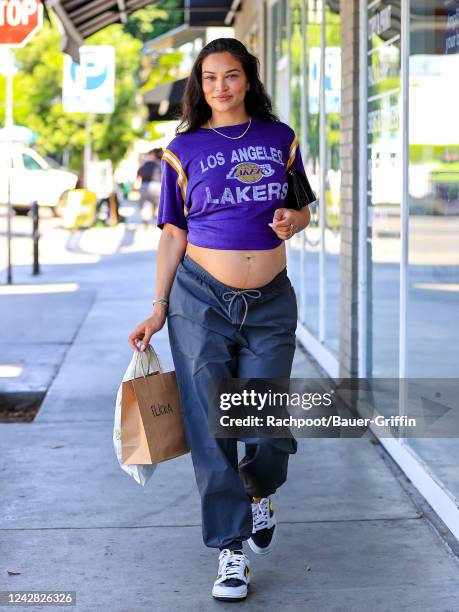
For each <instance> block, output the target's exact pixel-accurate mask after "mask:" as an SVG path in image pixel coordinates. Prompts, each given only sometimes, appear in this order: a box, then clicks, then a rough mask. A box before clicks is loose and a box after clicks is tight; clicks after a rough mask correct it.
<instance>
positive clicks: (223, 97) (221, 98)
mask: <svg viewBox="0 0 459 612" xmlns="http://www.w3.org/2000/svg"><path fill="white" fill-rule="evenodd" d="M230 98H231V96H217V100H229V99H230Z"/></svg>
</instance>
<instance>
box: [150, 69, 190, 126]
mask: <svg viewBox="0 0 459 612" xmlns="http://www.w3.org/2000/svg"><path fill="white" fill-rule="evenodd" d="M186 82H187V79H179V80H178V81H171V82H170V83H162V84H161V85H158V87H154V88H153V89H150V90H149V91H147V92H146V93H145V94H144V96H143V101H144V103H145V104H146V106H147V108H148V121H171V120H172V119H176V118H177V117H178V116H179V115H180V111H181V105H182V98H183V93H184V91H185V85H186Z"/></svg>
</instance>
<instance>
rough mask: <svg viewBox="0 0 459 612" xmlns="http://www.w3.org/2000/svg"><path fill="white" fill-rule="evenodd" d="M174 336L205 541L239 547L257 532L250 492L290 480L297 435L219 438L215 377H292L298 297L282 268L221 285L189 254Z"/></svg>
mask: <svg viewBox="0 0 459 612" xmlns="http://www.w3.org/2000/svg"><path fill="white" fill-rule="evenodd" d="M167 322H168V330H169V339H170V345H171V351H172V357H173V360H174V367H175V371H176V376H177V383H178V387H179V393H180V399H181V404H182V410H183V416H184V421H185V432H186V437H187V441H188V444H189V447H190V449H191V458H192V461H193V467H194V471H195V475H196V482H197V485H198V489H199V493H200V495H201V510H202V534H203V539H204V543H205V545H206V546H209V547H212V548H220V549H221V548H226V547H230V548H233V547H234V545H235V547H239V544H240V542H241V541H242V540H247V539H248V538H250V536H251V533H252V513H251V503H250V497H249V496H257V497H267V496H268V495H271V494H273V493H274V492H275V491H276V489H277V488H278V487H280V486H281V485H282V484H283V483H284V482H285V480H286V478H287V465H288V458H289V455H290V454H294V453H296V450H297V442H296V440H295V439H294V438H245V439H241V441H243V442H245V449H246V455H245V457H244V458H243V459H242V461H241V462H240V463H239V464H238V454H237V440H236V439H235V438H215V437H213V436H211V435H210V434H209V431H208V421H207V403H208V381H209V379H210V378H289V377H290V374H291V368H292V361H293V354H294V352H295V330H296V324H297V304H296V297H295V293H294V290H293V287H292V285H291V283H290V280H289V278H288V276H287V271H286V269H284V270H283V271H282V272H280V273H279V274H278V275H277V276H276V277H275V278H274V279H273V280H272V281H271V282H269V283H268V284H267V285H264V286H263V287H260V288H258V289H248V290H244V291H243V290H241V289H237V288H235V287H230V286H228V285H225V284H223V283H221V282H219V281H218V280H217V279H215V278H214V277H213V276H211V275H210V274H209V273H208V272H207V271H206V270H205V269H204V268H202V267H201V266H199V265H198V264H197V263H196V262H195V261H194V260H192V259H191V258H190V257H189V256H188V255H185V257H184V259H183V261H182V262H181V263H180V264H179V267H178V269H177V273H176V276H175V279H174V282H173V285H172V289H171V293H170V298H169V312H168V317H167Z"/></svg>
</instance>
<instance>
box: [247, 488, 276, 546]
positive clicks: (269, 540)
mask: <svg viewBox="0 0 459 612" xmlns="http://www.w3.org/2000/svg"><path fill="white" fill-rule="evenodd" d="M252 518H253V527H252V537H251V538H250V539H249V540H248V541H247V542H248V545H249V546H250V548H251V549H252V550H253V552H254V553H256V554H257V555H267V554H268V553H270V552H271V550H272V547H273V543H274V540H275V534H276V517H275V516H274V510H273V504H272V502H271V499H270V498H269V497H252Z"/></svg>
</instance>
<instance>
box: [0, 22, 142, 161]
mask: <svg viewBox="0 0 459 612" xmlns="http://www.w3.org/2000/svg"><path fill="white" fill-rule="evenodd" d="M53 21H54V20H53ZM85 42H86V43H87V44H92V45H102V44H107V45H112V46H114V47H115V54H116V72H115V74H116V77H115V109H114V112H113V113H112V114H107V115H95V116H94V120H93V124H92V128H91V140H92V147H93V150H94V152H95V153H96V154H97V155H99V157H100V158H110V159H111V160H112V161H113V162H114V163H115V164H116V163H117V162H118V161H120V160H121V159H122V157H123V156H124V154H125V153H126V151H127V149H128V148H129V146H130V144H131V143H132V142H133V140H135V139H136V138H138V137H139V135H141V134H142V132H143V130H141V129H134V128H133V127H132V121H133V119H134V117H135V115H136V114H137V113H138V112H139V108H138V105H137V102H136V94H137V92H138V88H139V86H138V70H139V67H140V58H141V55H140V52H141V48H142V42H141V41H139V40H136V39H135V38H134V37H133V36H131V35H130V34H128V33H126V32H125V31H124V30H123V26H122V25H118V24H115V25H111V26H109V27H107V28H105V29H104V30H102V31H100V32H98V33H97V34H94V35H93V36H92V37H90V38H88V39H87V40H86V41H85ZM15 59H16V65H17V67H18V72H17V74H16V76H15V77H14V81H13V91H14V121H15V123H16V124H19V125H25V126H27V127H29V128H30V129H31V130H33V131H34V132H35V133H36V135H37V141H36V148H37V149H38V150H39V151H40V152H41V153H43V154H51V155H55V156H58V157H59V156H61V155H62V152H63V150H64V149H66V150H67V151H68V154H69V165H70V166H71V167H72V168H75V169H79V168H81V160H82V153H83V149H84V145H85V143H86V140H87V133H86V129H85V126H86V121H87V115H86V114H85V113H65V112H64V110H63V107H62V77H63V63H64V54H63V53H62V52H61V51H60V34H59V32H58V30H57V28H56V25H55V23H52V24H49V23H47V22H46V23H45V24H44V25H43V28H42V29H41V30H40V32H39V33H38V34H37V35H36V36H35V37H34V38H33V39H32V40H31V41H30V42H29V43H28V45H27V46H25V47H24V48H22V49H18V50H16V51H15ZM4 102H5V77H1V78H0V104H1V118H2V122H3V124H4V117H5V112H4V111H5V103H4Z"/></svg>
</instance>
